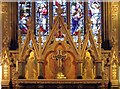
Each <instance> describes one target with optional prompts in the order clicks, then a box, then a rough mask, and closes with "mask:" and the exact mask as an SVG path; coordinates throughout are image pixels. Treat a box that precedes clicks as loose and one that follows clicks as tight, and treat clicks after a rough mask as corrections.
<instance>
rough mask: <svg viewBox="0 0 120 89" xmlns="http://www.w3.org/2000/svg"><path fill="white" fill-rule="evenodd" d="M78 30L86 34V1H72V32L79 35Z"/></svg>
mask: <svg viewBox="0 0 120 89" xmlns="http://www.w3.org/2000/svg"><path fill="white" fill-rule="evenodd" d="M78 30H80V32H81V36H83V35H84V2H71V34H72V35H77V33H78Z"/></svg>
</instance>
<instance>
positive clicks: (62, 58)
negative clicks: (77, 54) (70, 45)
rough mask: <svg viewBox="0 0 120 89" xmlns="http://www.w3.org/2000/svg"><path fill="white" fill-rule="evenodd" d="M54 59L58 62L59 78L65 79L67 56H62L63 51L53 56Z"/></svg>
mask: <svg viewBox="0 0 120 89" xmlns="http://www.w3.org/2000/svg"><path fill="white" fill-rule="evenodd" d="M53 58H54V59H56V60H57V67H58V70H57V78H59V79H61V78H65V77H64V75H63V70H62V69H63V60H65V58H66V55H62V50H58V52H57V55H55V56H53Z"/></svg>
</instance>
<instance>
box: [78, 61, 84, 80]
mask: <svg viewBox="0 0 120 89" xmlns="http://www.w3.org/2000/svg"><path fill="white" fill-rule="evenodd" d="M82 64H83V62H82V61H78V62H77V79H82Z"/></svg>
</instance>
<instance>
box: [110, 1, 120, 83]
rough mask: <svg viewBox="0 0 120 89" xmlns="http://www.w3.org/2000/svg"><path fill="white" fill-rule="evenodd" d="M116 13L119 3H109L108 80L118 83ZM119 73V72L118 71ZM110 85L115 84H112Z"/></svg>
mask: <svg viewBox="0 0 120 89" xmlns="http://www.w3.org/2000/svg"><path fill="white" fill-rule="evenodd" d="M118 11H119V3H118V2H111V43H112V50H111V65H110V74H111V75H110V76H111V77H110V79H111V80H114V81H116V82H117V81H118ZM119 71H120V70H119ZM112 84H113V85H114V84H116V83H115V82H112Z"/></svg>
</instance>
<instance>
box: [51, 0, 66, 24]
mask: <svg viewBox="0 0 120 89" xmlns="http://www.w3.org/2000/svg"><path fill="white" fill-rule="evenodd" d="M58 5H61V8H62V9H63V13H62V16H63V17H64V21H65V22H66V21H67V20H66V19H67V18H66V2H65V1H61V0H57V1H53V17H55V16H57V12H56V9H57V8H58ZM53 20H54V18H53Z"/></svg>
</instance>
